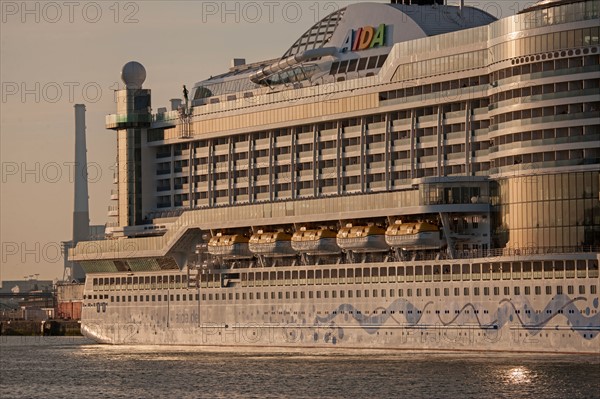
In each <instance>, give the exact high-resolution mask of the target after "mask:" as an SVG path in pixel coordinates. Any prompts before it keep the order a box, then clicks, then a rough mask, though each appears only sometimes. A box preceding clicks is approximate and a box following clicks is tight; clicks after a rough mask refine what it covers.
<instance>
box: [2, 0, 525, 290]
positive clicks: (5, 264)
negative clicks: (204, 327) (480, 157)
mask: <svg viewBox="0 0 600 399" xmlns="http://www.w3.org/2000/svg"><path fill="white" fill-rule="evenodd" d="M371 1H372V2H379V3H386V2H387V1H381V0H380V1H374V0H371ZM351 3H354V2H346V1H313V0H310V1H256V2H243V1H242V2H240V1H214V2H213V1H123V2H117V1H116V0H115V1H113V0H108V1H73V2H63V1H57V2H45V1H43V2H41V1H30V2H22V1H5V0H2V1H0V6H1V8H0V18H1V20H0V81H1V84H2V87H1V96H2V97H1V101H0V157H1V164H2V182H1V198H0V208H1V209H0V210H1V212H0V220H1V237H0V241H1V245H2V249H1V251H2V254H1V256H2V264H1V266H0V281H5V280H19V279H23V278H24V277H27V276H34V275H37V274H39V278H40V279H55V278H62V275H63V259H62V257H61V254H60V253H58V249H59V247H60V242H61V241H66V240H69V239H70V237H71V229H72V211H73V185H72V178H71V175H70V172H71V166H70V164H69V163H70V162H73V161H74V109H73V106H74V105H75V104H79V103H81V104H85V105H86V107H87V113H86V125H87V148H88V153H87V155H88V163H89V164H90V177H89V178H90V182H89V195H90V201H89V206H90V219H91V220H90V221H91V224H93V225H97V224H104V223H106V221H107V219H108V217H107V208H108V206H109V205H110V204H111V201H110V191H111V189H112V188H113V185H112V178H113V164H114V162H115V159H116V138H115V133H114V132H113V131H108V130H106V129H105V127H104V118H105V115H107V114H111V113H114V112H115V111H116V106H115V103H114V99H113V90H114V89H116V88H117V87H119V86H121V87H122V83H121V80H120V70H121V67H122V66H123V65H124V64H125V63H126V62H128V61H131V60H135V61H139V62H141V63H142V64H143V65H144V66H145V67H146V71H147V79H146V82H145V83H144V88H149V89H152V97H153V98H152V108H153V110H154V111H155V110H156V109H158V108H159V107H168V106H169V105H168V104H169V99H171V98H176V97H181V87H182V85H183V84H186V85H187V87H188V88H189V89H191V88H192V87H193V85H194V83H195V82H198V81H200V80H203V79H206V78H208V77H209V76H211V75H216V74H220V73H223V72H226V71H227V70H228V68H229V65H230V62H231V59H232V58H246V60H247V61H248V62H255V61H260V60H266V59H272V58H277V57H281V56H282V55H283V54H284V53H285V51H286V50H287V49H288V48H289V47H290V46H291V45H292V44H293V43H294V42H295V41H296V40H297V39H298V38H299V37H300V36H301V35H302V33H304V32H305V31H306V30H308V29H309V28H310V27H311V26H312V25H313V24H315V23H316V22H318V21H319V20H320V19H322V18H323V17H325V16H326V15H327V14H329V13H331V12H332V11H335V9H337V8H341V7H344V6H346V5H348V4H351ZM457 3H458V1H456V0H450V1H449V4H457ZM465 3H466V4H467V5H473V6H477V7H479V8H483V9H484V10H486V11H488V12H489V13H491V14H493V15H494V16H496V17H498V18H502V17H507V16H510V15H513V14H515V12H516V11H519V10H522V9H523V8H524V7H526V6H527V5H531V4H533V3H535V2H534V1H503V0H501V1H496V2H492V1H483V0H482V1H468V0H467V1H466V2H465ZM249 4H251V5H249Z"/></svg>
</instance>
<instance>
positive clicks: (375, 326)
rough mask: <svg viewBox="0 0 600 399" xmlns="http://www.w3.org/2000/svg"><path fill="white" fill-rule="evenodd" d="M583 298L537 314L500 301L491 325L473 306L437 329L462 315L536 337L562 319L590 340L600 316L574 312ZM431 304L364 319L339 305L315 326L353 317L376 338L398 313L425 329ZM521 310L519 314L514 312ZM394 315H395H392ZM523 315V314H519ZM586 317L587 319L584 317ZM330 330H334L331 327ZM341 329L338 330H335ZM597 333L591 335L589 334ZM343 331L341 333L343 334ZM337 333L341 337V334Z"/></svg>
mask: <svg viewBox="0 0 600 399" xmlns="http://www.w3.org/2000/svg"><path fill="white" fill-rule="evenodd" d="M586 300H587V298H585V297H576V298H573V299H571V298H570V297H569V296H567V295H557V296H556V297H555V298H554V300H553V301H551V302H550V303H548V305H546V307H545V308H544V310H542V311H541V312H540V313H536V312H535V311H534V310H533V307H532V306H531V303H530V302H529V301H528V300H526V299H525V300H519V301H513V300H511V299H503V300H501V301H500V302H499V304H498V309H497V311H496V317H495V319H494V320H491V321H490V322H487V323H486V322H484V321H482V320H481V318H480V315H479V313H478V312H476V310H477V309H478V308H477V307H476V306H475V305H473V304H472V303H467V304H465V305H464V306H463V307H462V309H461V310H460V311H459V313H457V314H455V315H453V317H452V318H448V319H445V318H444V317H443V316H444V315H442V314H437V316H438V319H439V322H440V325H441V326H444V327H448V326H451V325H457V324H458V323H457V320H458V318H459V317H460V316H461V315H468V316H469V318H474V319H475V320H476V321H477V323H478V324H479V328H481V329H486V330H487V329H501V328H502V327H503V326H504V325H506V324H507V323H509V322H514V321H515V320H516V321H518V322H519V323H520V324H521V327H522V328H523V329H524V330H527V331H529V333H530V334H532V335H536V334H538V333H540V332H541V329H542V328H544V327H546V326H547V325H548V324H549V323H550V322H551V321H552V320H553V319H554V318H555V317H558V316H564V317H566V318H567V320H568V322H569V324H570V325H571V326H572V327H576V328H587V329H584V330H581V329H578V330H575V331H576V332H577V333H579V335H581V336H582V338H584V339H587V340H591V339H593V338H594V337H596V336H597V335H598V330H599V329H600V313H596V314H595V315H593V316H589V315H590V313H591V309H590V308H589V307H587V308H586V309H584V311H583V312H581V311H580V310H579V308H577V306H576V305H575V303H576V302H580V301H586ZM433 304H434V303H433V302H428V303H426V304H425V306H424V307H423V309H418V308H417V307H416V306H415V305H414V304H412V303H411V302H410V301H408V300H406V299H397V300H395V301H394V302H393V303H392V304H390V306H388V307H387V308H383V307H379V308H377V309H374V311H375V312H377V313H378V314H376V315H372V316H367V315H363V314H362V313H361V312H360V311H359V310H358V309H357V308H355V307H354V306H353V305H351V304H348V303H346V304H342V305H340V306H339V307H338V308H337V309H336V310H334V311H333V312H331V313H330V314H329V315H328V316H325V317H320V316H317V317H316V320H315V324H327V323H333V322H334V320H335V319H336V318H338V317H346V318H347V317H348V316H352V318H353V319H354V320H356V322H358V323H359V325H360V326H361V327H362V329H363V330H364V331H366V332H367V333H368V334H375V333H376V332H377V331H379V330H380V329H381V328H383V327H384V325H385V323H386V322H387V321H388V320H389V319H392V320H393V321H394V322H396V323H397V324H398V325H401V324H402V323H401V322H400V320H398V319H397V318H396V316H397V314H398V313H399V312H400V311H401V312H403V316H404V317H405V318H406V323H407V324H408V326H410V327H415V328H419V327H421V328H426V327H428V326H427V325H423V324H419V323H420V322H421V319H422V318H423V316H424V315H425V312H426V310H427V308H429V307H430V306H432V305H433ZM593 306H594V308H595V309H598V298H595V299H594V300H593ZM467 310H471V311H472V312H471V313H468V314H467V313H466V311H467ZM517 310H520V311H521V312H517ZM527 310H531V313H526V311H527ZM392 312H394V313H392ZM522 313H525V314H522ZM587 316H589V317H587ZM332 327H333V326H332ZM556 327H557V328H558V325H557V326H556ZM338 328H339V329H342V328H341V327H338ZM590 329H593V330H596V331H595V332H590V331H589V330H590ZM342 331H343V330H342ZM342 331H340V332H341V333H342V334H343V332H342Z"/></svg>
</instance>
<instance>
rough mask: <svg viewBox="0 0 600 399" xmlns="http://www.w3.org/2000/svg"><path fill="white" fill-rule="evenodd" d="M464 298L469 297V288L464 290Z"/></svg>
mask: <svg viewBox="0 0 600 399" xmlns="http://www.w3.org/2000/svg"><path fill="white" fill-rule="evenodd" d="M464 296H469V288H468V287H465V288H464Z"/></svg>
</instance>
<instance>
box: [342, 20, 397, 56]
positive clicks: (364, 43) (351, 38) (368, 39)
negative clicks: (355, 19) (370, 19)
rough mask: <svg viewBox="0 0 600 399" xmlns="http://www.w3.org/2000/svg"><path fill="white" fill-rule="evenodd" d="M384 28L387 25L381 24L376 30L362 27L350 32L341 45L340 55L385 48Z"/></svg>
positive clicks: (370, 27)
mask: <svg viewBox="0 0 600 399" xmlns="http://www.w3.org/2000/svg"><path fill="white" fill-rule="evenodd" d="M386 28H387V25H385V24H381V25H379V27H378V28H377V29H375V28H374V27H372V26H364V27H362V28H359V29H358V30H354V29H352V30H350V32H348V36H346V39H345V40H344V44H342V48H341V51H342V53H345V52H348V51H361V50H367V49H370V48H375V47H383V46H385V32H386Z"/></svg>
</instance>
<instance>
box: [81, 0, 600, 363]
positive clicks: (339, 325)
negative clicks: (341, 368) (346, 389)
mask: <svg viewBox="0 0 600 399" xmlns="http://www.w3.org/2000/svg"><path fill="white" fill-rule="evenodd" d="M395 3H396V2H395ZM406 3H409V2H408V1H407V2H406ZM440 3H443V2H440V1H416V0H413V1H412V4H372V3H369V4H356V5H350V6H348V7H346V8H342V9H340V10H338V11H336V12H334V13H332V14H330V15H329V16H327V17H326V18H324V19H323V20H322V21H319V22H318V23H317V24H315V25H314V26H313V27H311V28H310V29H309V30H308V31H307V32H306V33H305V34H304V35H303V36H302V37H301V38H300V39H298V41H297V42H296V43H294V45H292V47H291V48H290V49H289V50H288V51H287V52H286V53H285V54H284V55H283V56H282V57H281V58H280V59H275V60H270V61H264V62H258V63H253V64H246V62H245V61H244V60H239V59H236V60H234V63H233V66H232V68H231V69H230V71H228V72H227V73H224V74H222V75H219V76H215V77H211V78H210V79H208V80H205V81H201V82H198V83H196V85H195V86H194V88H193V90H191V92H190V96H189V98H188V94H187V91H186V93H185V98H184V100H183V101H182V100H173V101H172V110H171V111H167V110H166V109H159V110H158V112H157V113H155V114H153V113H151V111H150V105H151V101H150V98H151V93H150V90H148V89H144V88H142V86H143V83H144V80H145V76H146V72H145V69H144V67H143V66H141V65H140V64H138V63H129V64H127V65H126V66H125V67H124V70H123V80H124V82H125V83H126V85H127V88H126V89H124V90H120V91H118V92H117V97H118V99H119V100H120V101H118V103H117V114H115V115H110V116H108V117H107V123H106V124H107V128H108V129H111V130H115V131H116V134H117V164H118V168H117V171H118V175H117V176H116V178H115V183H116V184H117V189H116V191H115V193H116V194H115V201H117V204H118V205H116V206H114V207H111V210H110V212H111V213H110V214H111V216H113V217H115V220H114V221H113V222H111V223H110V224H109V225H108V227H107V239H106V240H103V241H89V242H80V243H78V244H77V246H76V247H75V248H74V249H73V250H72V251H71V253H70V257H71V259H72V260H74V261H76V262H79V263H80V264H81V265H82V267H83V268H84V269H85V271H86V273H87V278H86V282H85V300H84V307H83V311H82V331H83V332H84V334H86V335H87V336H89V337H91V338H93V339H95V340H97V341H98V342H103V343H111V344H132V343H139V344H190V345H209V346H223V345H227V346H230V345H234V346H261V347H281V346H284V347H322V348H327V347H340V348H363V349H428V350H497V351H533V352H575V353H595V354H597V353H600V337H599V334H600V313H598V311H599V310H600V309H599V307H600V303H599V295H598V286H599V285H600V278H599V272H598V263H599V260H600V188H599V186H600V144H599V143H600V116H599V115H600V114H599V111H600V93H599V90H600V62H599V61H600V55H599V49H600V47H599V31H600V24H599V23H598V22H599V15H600V1H598V0H587V1H584V0H581V1H571V0H563V1H542V2H538V3H536V4H535V5H534V6H532V7H530V8H529V9H527V10H525V11H524V12H523V13H520V14H518V15H516V16H513V17H508V18H504V19H501V20H496V19H495V18H494V17H492V16H491V15H489V14H487V13H485V12H483V11H481V10H478V9H475V8H471V7H464V6H463V7H459V6H448V5H443V4H440Z"/></svg>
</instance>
